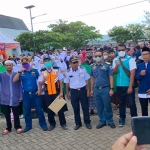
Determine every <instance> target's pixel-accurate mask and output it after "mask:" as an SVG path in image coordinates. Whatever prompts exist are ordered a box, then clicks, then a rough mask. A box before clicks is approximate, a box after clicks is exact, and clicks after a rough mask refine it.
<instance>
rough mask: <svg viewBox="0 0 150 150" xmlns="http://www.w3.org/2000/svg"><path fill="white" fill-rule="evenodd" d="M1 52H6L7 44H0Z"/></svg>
mask: <svg viewBox="0 0 150 150" xmlns="http://www.w3.org/2000/svg"><path fill="white" fill-rule="evenodd" d="M0 50H3V51H4V50H5V43H0Z"/></svg>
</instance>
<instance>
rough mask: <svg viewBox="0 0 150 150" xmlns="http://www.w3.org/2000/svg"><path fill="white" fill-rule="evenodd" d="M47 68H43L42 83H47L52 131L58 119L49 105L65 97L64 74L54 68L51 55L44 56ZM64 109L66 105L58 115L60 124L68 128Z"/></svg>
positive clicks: (45, 97)
mask: <svg viewBox="0 0 150 150" xmlns="http://www.w3.org/2000/svg"><path fill="white" fill-rule="evenodd" d="M43 61H44V65H45V68H43V69H42V70H41V72H42V76H41V80H40V79H39V80H40V82H41V85H42V84H43V85H45V95H44V102H45V105H46V107H47V113H48V121H49V124H50V128H49V131H52V130H53V129H54V128H55V127H56V121H55V119H54V116H55V113H54V112H53V111H52V110H51V109H49V108H48V107H49V105H50V104H51V103H52V102H53V101H54V100H55V99H56V98H57V96H58V95H59V97H63V91H62V79H63V75H62V74H61V73H60V70H56V69H53V68H52V62H51V59H50V57H49V56H48V55H47V56H45V57H44V58H43ZM64 111H66V107H63V108H62V109H61V110H60V111H59V112H58V117H59V121H60V125H61V127H62V128H63V129H64V130H67V129H68V128H67V126H66V119H65V115H64Z"/></svg>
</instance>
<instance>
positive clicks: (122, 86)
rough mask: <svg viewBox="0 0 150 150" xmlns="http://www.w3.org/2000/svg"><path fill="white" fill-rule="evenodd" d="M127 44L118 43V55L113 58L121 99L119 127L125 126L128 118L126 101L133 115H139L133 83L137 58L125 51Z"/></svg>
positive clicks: (119, 97) (118, 93) (118, 92)
mask: <svg viewBox="0 0 150 150" xmlns="http://www.w3.org/2000/svg"><path fill="white" fill-rule="evenodd" d="M125 50H126V46H125V45H124V44H119V45H118V56H117V57H116V58H115V59H114V60H113V72H114V73H115V74H117V95H118V99H119V113H120V118H119V127H122V126H124V124H125V119H126V101H127V100H128V103H129V106H130V114H131V117H134V116H137V108H136V104H135V99H134V92H133V84H134V76H135V70H136V62H135V60H134V59H133V58H132V57H131V56H129V55H126V53H125Z"/></svg>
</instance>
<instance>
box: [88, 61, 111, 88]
mask: <svg viewBox="0 0 150 150" xmlns="http://www.w3.org/2000/svg"><path fill="white" fill-rule="evenodd" d="M90 75H91V76H92V77H94V79H95V80H94V87H100V86H107V85H109V84H110V80H109V76H112V75H113V72H112V68H111V66H110V64H107V63H105V62H102V63H101V64H100V65H98V64H94V65H93V66H92V69H91V73H90Z"/></svg>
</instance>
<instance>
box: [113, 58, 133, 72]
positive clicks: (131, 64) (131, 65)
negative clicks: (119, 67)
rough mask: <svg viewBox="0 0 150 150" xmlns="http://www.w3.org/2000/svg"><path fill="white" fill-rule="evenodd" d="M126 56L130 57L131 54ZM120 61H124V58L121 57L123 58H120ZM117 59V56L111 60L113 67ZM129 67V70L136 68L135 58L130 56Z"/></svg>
mask: <svg viewBox="0 0 150 150" xmlns="http://www.w3.org/2000/svg"><path fill="white" fill-rule="evenodd" d="M128 57H131V56H128V55H127V58H128ZM121 60H122V61H125V60H126V58H123V59H121ZM117 61H119V57H116V58H115V59H114V60H113V65H112V67H113V69H114V68H115V67H116V62H117ZM129 68H130V71H131V70H133V69H136V62H135V60H134V59H133V58H131V59H130V60H129Z"/></svg>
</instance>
